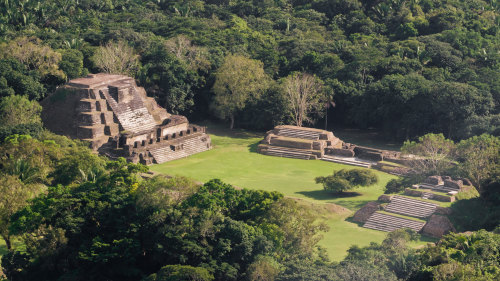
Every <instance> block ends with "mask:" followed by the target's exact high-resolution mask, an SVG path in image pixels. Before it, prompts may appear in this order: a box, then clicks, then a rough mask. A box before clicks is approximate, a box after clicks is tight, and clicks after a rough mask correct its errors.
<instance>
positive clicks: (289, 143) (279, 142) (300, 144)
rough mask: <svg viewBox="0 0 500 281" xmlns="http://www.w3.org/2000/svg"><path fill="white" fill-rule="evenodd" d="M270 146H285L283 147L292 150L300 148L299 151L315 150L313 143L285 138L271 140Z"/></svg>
mask: <svg viewBox="0 0 500 281" xmlns="http://www.w3.org/2000/svg"><path fill="white" fill-rule="evenodd" d="M270 144H272V145H275V146H283V147H290V148H299V149H310V150H312V149H313V142H312V141H310V142H307V141H295V140H291V139H285V138H279V137H275V138H271V140H270Z"/></svg>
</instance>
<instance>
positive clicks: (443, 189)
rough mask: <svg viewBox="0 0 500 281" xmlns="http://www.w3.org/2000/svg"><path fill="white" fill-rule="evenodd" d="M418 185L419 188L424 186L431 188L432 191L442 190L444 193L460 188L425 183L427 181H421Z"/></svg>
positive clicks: (457, 190)
mask: <svg viewBox="0 0 500 281" xmlns="http://www.w3.org/2000/svg"><path fill="white" fill-rule="evenodd" d="M418 186H419V188H426V189H431V190H434V191H439V192H444V193H448V192H450V191H456V192H459V191H460V189H458V188H453V187H449V186H444V185H432V184H427V183H421V184H419V185H418Z"/></svg>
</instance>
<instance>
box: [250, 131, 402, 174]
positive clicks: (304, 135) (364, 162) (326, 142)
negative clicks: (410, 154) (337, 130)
mask: <svg viewBox="0 0 500 281" xmlns="http://www.w3.org/2000/svg"><path fill="white" fill-rule="evenodd" d="M257 151H258V152H259V153H262V154H265V155H270V156H278V157H288V158H297V159H305V160H314V159H321V160H324V161H329V162H335V163H341V164H347V165H353V166H360V167H365V168H370V167H372V165H376V164H377V162H378V161H382V160H384V158H385V159H386V160H390V159H399V156H400V154H399V152H394V151H386V150H379V149H373V148H369V147H362V146H357V145H354V144H350V143H345V142H343V141H342V140H340V139H339V138H337V137H335V136H334V134H333V133H332V132H330V131H326V130H321V129H314V128H306V127H297V126H290V125H282V126H276V127H275V128H274V129H273V130H270V131H268V132H267V133H266V136H265V137H264V139H263V140H262V141H261V143H260V144H259V146H258V150H257Z"/></svg>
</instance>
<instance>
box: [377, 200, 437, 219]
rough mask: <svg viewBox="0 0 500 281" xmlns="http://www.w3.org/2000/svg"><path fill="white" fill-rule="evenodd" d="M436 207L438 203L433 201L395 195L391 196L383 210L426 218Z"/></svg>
mask: <svg viewBox="0 0 500 281" xmlns="http://www.w3.org/2000/svg"><path fill="white" fill-rule="evenodd" d="M437 207H438V205H436V204H433V203H428V202H423V201H420V200H416V199H411V198H407V197H403V196H398V195H396V196H394V197H393V198H392V200H391V203H389V205H387V206H386V207H385V210H386V211H387V212H391V213H396V214H401V215H406V216H412V217H417V218H426V217H429V216H430V215H432V214H433V213H434V211H436V208H437Z"/></svg>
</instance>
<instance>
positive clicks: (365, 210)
mask: <svg viewBox="0 0 500 281" xmlns="http://www.w3.org/2000/svg"><path fill="white" fill-rule="evenodd" d="M380 209H381V207H380V204H379V203H377V202H375V201H372V202H368V203H366V205H364V206H363V207H362V208H361V209H359V210H358V211H357V212H356V213H355V214H354V216H353V217H352V220H353V221H355V222H366V221H367V220H368V219H369V218H370V217H371V215H373V213H375V212H376V211H379V210H380Z"/></svg>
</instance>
